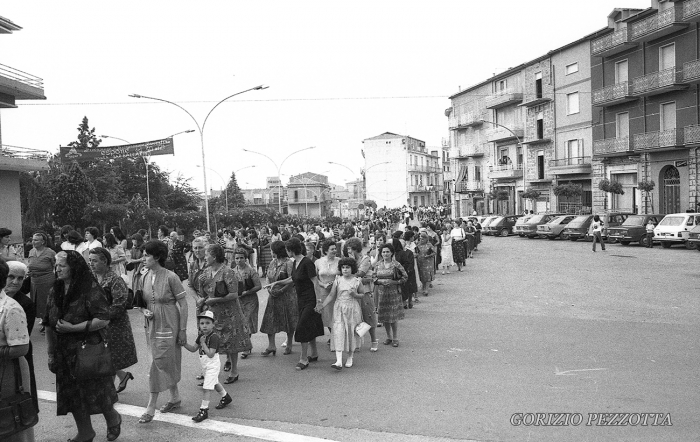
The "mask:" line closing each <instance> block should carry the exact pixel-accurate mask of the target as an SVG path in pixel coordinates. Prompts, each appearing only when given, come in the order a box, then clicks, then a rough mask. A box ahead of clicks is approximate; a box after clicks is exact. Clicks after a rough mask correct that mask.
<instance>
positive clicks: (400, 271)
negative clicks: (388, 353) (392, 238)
mask: <svg viewBox="0 0 700 442" xmlns="http://www.w3.org/2000/svg"><path fill="white" fill-rule="evenodd" d="M379 254H380V256H381V257H382V259H381V260H379V261H378V262H377V264H375V266H374V268H373V270H374V293H375V295H376V296H375V298H376V297H377V296H378V297H379V314H378V315H377V320H378V321H379V322H382V323H383V324H384V329H385V330H386V340H385V341H384V345H389V344H391V345H392V346H394V347H398V346H399V334H398V326H399V324H398V321H399V320H401V319H403V318H404V312H403V302H402V301H401V293H399V285H400V284H403V283H405V282H406V281H407V280H408V274H407V273H406V270H404V268H403V266H402V265H401V264H399V263H398V262H397V261H396V260H394V247H393V246H391V245H390V244H384V245H383V246H382V247H381V248H380V249H379Z"/></svg>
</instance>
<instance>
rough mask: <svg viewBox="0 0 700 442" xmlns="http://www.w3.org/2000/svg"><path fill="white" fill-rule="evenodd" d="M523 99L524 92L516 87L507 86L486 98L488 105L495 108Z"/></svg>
mask: <svg viewBox="0 0 700 442" xmlns="http://www.w3.org/2000/svg"><path fill="white" fill-rule="evenodd" d="M521 101H523V93H522V92H518V91H516V89H515V88H507V89H504V90H502V91H498V92H496V93H495V94H493V95H491V96H489V97H487V98H486V107H487V108H489V109H495V108H499V107H504V106H508V105H511V104H515V103H520V102H521Z"/></svg>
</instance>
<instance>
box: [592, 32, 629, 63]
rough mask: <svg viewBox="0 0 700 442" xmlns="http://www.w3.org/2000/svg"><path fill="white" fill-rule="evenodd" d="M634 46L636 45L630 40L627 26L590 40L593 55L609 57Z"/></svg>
mask: <svg viewBox="0 0 700 442" xmlns="http://www.w3.org/2000/svg"><path fill="white" fill-rule="evenodd" d="M635 46H637V43H635V42H633V41H631V40H630V38H629V37H628V34H627V28H623V29H620V30H618V31H615V32H613V33H611V34H608V35H604V36H603V37H600V38H597V39H595V40H593V41H592V42H591V55H593V56H594V57H609V56H611V55H615V54H617V53H618V52H622V51H626V50H627V49H630V48H633V47H635Z"/></svg>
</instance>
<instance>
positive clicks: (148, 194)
mask: <svg viewBox="0 0 700 442" xmlns="http://www.w3.org/2000/svg"><path fill="white" fill-rule="evenodd" d="M190 132H194V129H189V130H183V131H181V132H178V133H176V134H172V135H170V136H169V137H166V138H172V137H174V136H175V135H180V134H188V133H190ZM100 138H111V139H113V140H119V141H123V142H125V143H126V144H131V142H129V141H126V140H125V139H123V138H119V137H113V136H110V135H100ZM141 159H142V160H143V164H144V166H146V204H147V205H148V208H149V209H150V208H151V185H150V183H149V181H150V180H149V178H148V162H149V161H151V156H150V155H149V156H147V157H146V156H143V155H142V156H141Z"/></svg>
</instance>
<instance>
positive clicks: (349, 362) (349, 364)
mask: <svg viewBox="0 0 700 442" xmlns="http://www.w3.org/2000/svg"><path fill="white" fill-rule="evenodd" d="M350 367H352V358H348V360H347V361H345V368H350Z"/></svg>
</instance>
